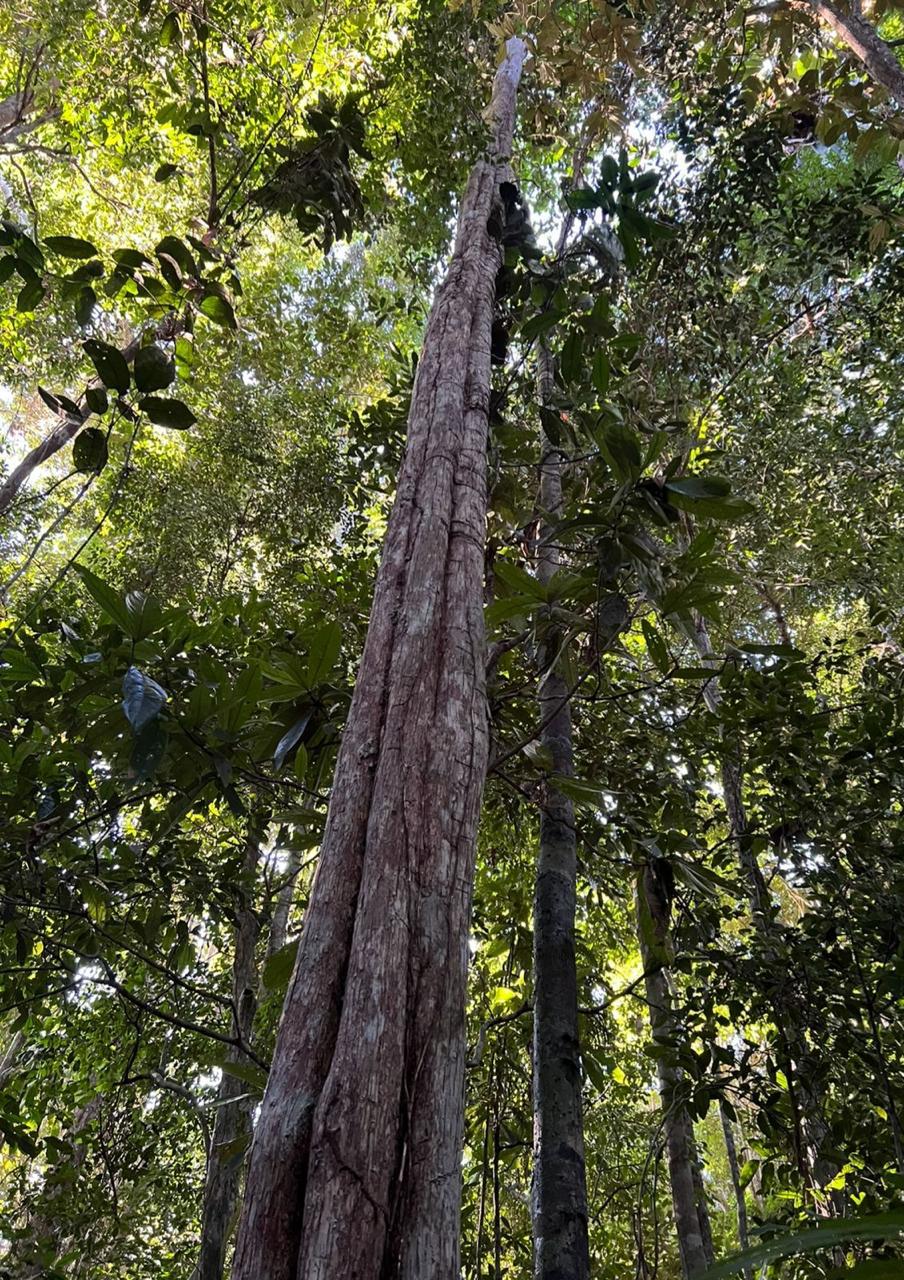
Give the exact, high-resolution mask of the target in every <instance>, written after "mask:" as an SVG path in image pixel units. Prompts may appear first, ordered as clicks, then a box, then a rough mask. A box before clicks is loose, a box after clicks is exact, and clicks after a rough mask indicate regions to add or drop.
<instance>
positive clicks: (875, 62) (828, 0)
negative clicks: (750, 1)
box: [805, 0, 904, 107]
mask: <svg viewBox="0 0 904 1280" xmlns="http://www.w3.org/2000/svg"><path fill="white" fill-rule="evenodd" d="M805 3H806V4H807V6H808V7H809V8H810V9H812V10H813V12H814V13H815V14H816V15H817V17H819V18H821V19H822V21H823V22H824V23H825V24H826V26H828V27H831V29H832V30H833V31H834V32H835V35H836V36H837V37H838V39H839V40H841V42H842V43H843V44H846V45H847V47H848V48H849V49H850V51H851V53H853V55H854V57H855V58H857V60H858V61H859V62H860V63H862V65H863V67H864V70H865V71H866V72H867V74H868V75H869V76H870V78H871V79H872V80H875V81H876V83H877V84H881V85H882V86H883V88H885V89H887V90H888V92H889V93H890V94H891V96H892V97H893V98H894V100H895V102H896V103H897V104H898V106H899V107H904V67H902V66H901V63H900V62H899V61H898V59H897V57H896V56H895V51H894V49H891V48H890V47H889V46H888V45H887V44H886V43H885V41H884V40H883V39H882V37H881V36H880V35H878V34H877V32H876V28H875V27H874V26H873V25H872V23H870V22H867V21H866V19H865V18H862V17H861V16H860V14H859V13H852V12H845V11H844V10H843V9H841V8H839V6H838V5H837V4H834V3H833V2H832V0H805Z"/></svg>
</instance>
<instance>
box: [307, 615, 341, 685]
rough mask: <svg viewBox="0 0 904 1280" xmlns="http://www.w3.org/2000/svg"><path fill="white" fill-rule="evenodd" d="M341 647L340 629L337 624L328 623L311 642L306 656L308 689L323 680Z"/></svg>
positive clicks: (331, 667) (330, 669) (333, 664)
mask: <svg viewBox="0 0 904 1280" xmlns="http://www.w3.org/2000/svg"><path fill="white" fill-rule="evenodd" d="M341 647H342V629H341V627H340V626H339V624H338V622H328V623H327V624H326V626H324V627H321V628H320V630H319V631H318V632H317V633H316V634H315V636H314V638H313V639H312V641H311V649H310V654H309V656H308V687H309V688H313V687H314V685H317V684H320V682H321V681H322V680H325V679H326V677H327V676H328V675H329V673H330V672H331V671H332V669H333V667H334V666H335V664H336V659H337V658H338V657H339V650H340V649H341Z"/></svg>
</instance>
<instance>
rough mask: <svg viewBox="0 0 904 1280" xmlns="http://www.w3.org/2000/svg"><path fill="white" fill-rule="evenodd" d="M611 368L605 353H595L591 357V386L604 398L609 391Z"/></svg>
mask: <svg viewBox="0 0 904 1280" xmlns="http://www.w3.org/2000/svg"><path fill="white" fill-rule="evenodd" d="M611 373H612V368H611V365H610V364H609V357H608V355H607V354H606V352H605V351H597V353H596V355H595V356H594V357H593V373H592V377H593V385H594V388H595V389H596V391H597V392H598V393H599V395H601V396H604V395H605V394H606V392H607V391H608V390H609V380H610V377H611Z"/></svg>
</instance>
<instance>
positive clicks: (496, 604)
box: [484, 595, 545, 628]
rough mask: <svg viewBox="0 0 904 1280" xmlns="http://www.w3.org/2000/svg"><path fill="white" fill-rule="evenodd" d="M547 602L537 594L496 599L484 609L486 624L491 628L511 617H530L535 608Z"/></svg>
mask: <svg viewBox="0 0 904 1280" xmlns="http://www.w3.org/2000/svg"><path fill="white" fill-rule="evenodd" d="M543 603H545V602H544V601H543V600H538V599H537V598H536V596H522V595H518V596H506V597H505V598H504V599H502V600H494V601H493V603H492V604H488V605H487V607H486V608H485V609H484V618H485V619H486V625H487V626H488V627H490V628H492V627H497V626H498V625H499V623H500V622H506V621H508V619H509V618H520V617H528V616H529V615H530V614H531V613H533V612H535V610H537V609H539V608H540V606H541V605H542V604H543Z"/></svg>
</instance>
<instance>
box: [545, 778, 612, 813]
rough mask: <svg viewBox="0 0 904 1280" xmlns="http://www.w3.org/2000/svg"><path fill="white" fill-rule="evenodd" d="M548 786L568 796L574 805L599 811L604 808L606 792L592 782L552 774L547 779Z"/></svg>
mask: <svg viewBox="0 0 904 1280" xmlns="http://www.w3.org/2000/svg"><path fill="white" fill-rule="evenodd" d="M549 785H550V786H551V787H555V788H556V790H557V791H561V792H562V794H563V795H565V796H568V798H569V799H570V800H573V801H574V802H575V804H579V805H585V806H589V807H590V808H591V809H600V808H603V807H604V806H605V803H606V798H607V797H608V794H609V793H608V792H607V791H605V789H604V788H603V787H600V786H598V785H597V784H596V783H593V782H584V781H582V780H581V779H580V778H569V777H567V776H566V775H565V774H561V773H553V774H551V775H550V777H549Z"/></svg>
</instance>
